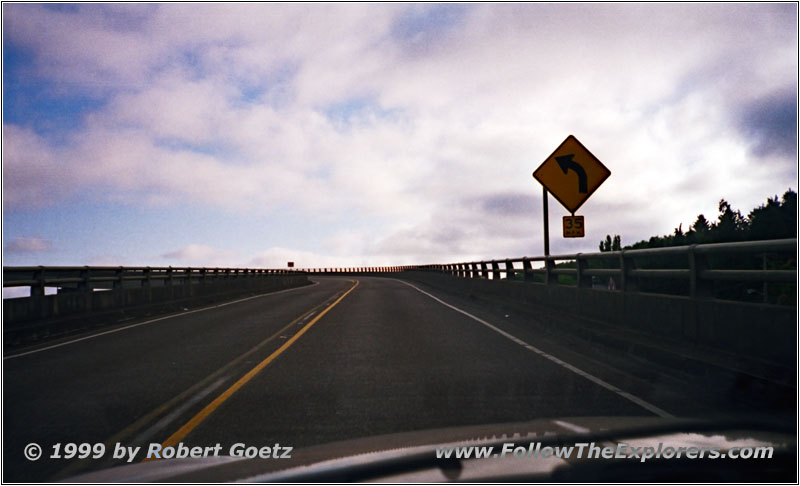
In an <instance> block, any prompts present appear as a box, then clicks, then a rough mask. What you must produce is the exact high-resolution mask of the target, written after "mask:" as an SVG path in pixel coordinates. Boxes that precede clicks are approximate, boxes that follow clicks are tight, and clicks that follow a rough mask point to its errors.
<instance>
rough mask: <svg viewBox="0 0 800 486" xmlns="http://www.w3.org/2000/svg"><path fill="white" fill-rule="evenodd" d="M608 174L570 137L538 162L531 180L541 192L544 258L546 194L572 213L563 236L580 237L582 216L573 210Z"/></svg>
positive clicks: (547, 235)
mask: <svg viewBox="0 0 800 486" xmlns="http://www.w3.org/2000/svg"><path fill="white" fill-rule="evenodd" d="M610 175H611V171H610V170H608V168H607V167H606V166H605V165H603V163H602V162H600V160H599V159H598V158H597V157H595V156H594V155H593V154H592V153H591V152H589V150H588V149H587V148H586V147H584V146H583V144H582V143H580V142H579V141H578V139H577V138H575V136H574V135H569V136H568V137H567V138H566V139H565V140H564V141H563V142H561V145H559V146H558V148H556V149H555V151H554V152H553V153H552V154H550V156H549V157H547V158H546V159H545V160H544V162H542V165H540V166H539V167H538V168H537V169H536V170H535V171H533V178H534V179H536V180H537V181H539V183H540V184H541V185H542V188H543V190H544V201H543V204H542V207H543V210H544V252H545V253H544V254H545V256H549V254H550V231H549V228H548V214H547V193H548V192H550V194H552V195H553V197H555V198H556V200H557V201H558V202H560V203H561V205H562V206H564V207H565V208H566V209H567V211H569V212H570V214H572V216H566V217H564V220H563V222H564V228H563V229H564V237H565V238H583V236H584V228H585V226H584V221H583V216H575V211H577V210H578V208H580V207H581V205H582V204H583V203H584V202H586V200H587V199H589V196H591V195H592V194H593V193H594V191H596V190H597V188H598V187H600V184H602V183H603V182H605V180H606V179H608V177H609V176H610ZM567 218H569V219H567ZM568 226H569V227H568ZM568 230H569V231H568Z"/></svg>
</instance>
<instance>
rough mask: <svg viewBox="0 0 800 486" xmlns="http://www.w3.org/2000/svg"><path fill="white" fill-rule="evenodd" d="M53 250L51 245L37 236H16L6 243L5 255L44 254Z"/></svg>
mask: <svg viewBox="0 0 800 486" xmlns="http://www.w3.org/2000/svg"><path fill="white" fill-rule="evenodd" d="M52 248H53V246H52V244H51V243H50V242H49V241H47V240H45V239H43V238H40V237H38V236H17V237H15V238H14V239H12V240H11V241H9V242H8V243H6V245H5V248H4V250H5V251H6V253H45V252H48V251H50V250H51V249H52Z"/></svg>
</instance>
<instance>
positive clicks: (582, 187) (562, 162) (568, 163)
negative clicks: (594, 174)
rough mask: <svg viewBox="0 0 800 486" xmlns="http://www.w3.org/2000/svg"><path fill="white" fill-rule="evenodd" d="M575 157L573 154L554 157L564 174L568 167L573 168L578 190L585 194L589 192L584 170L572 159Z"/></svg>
mask: <svg viewBox="0 0 800 486" xmlns="http://www.w3.org/2000/svg"><path fill="white" fill-rule="evenodd" d="M573 157H575V154H569V155H562V156H560V157H556V162H558V166H559V167H561V170H562V171H563V172H564V174H566V173H567V171H569V170H570V169H572V170H574V171H575V173H576V174H578V192H580V193H583V194H586V193H587V192H589V189H588V187H587V182H586V170H584V168H583V167H582V166H581V164H579V163H577V162H575V161H574V160H572V158H573Z"/></svg>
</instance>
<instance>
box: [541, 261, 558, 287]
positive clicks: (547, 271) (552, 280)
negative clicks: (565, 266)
mask: <svg viewBox="0 0 800 486" xmlns="http://www.w3.org/2000/svg"><path fill="white" fill-rule="evenodd" d="M555 267H556V262H555V261H554V260H553V259H552V258H550V257H546V258H545V260H544V283H545V284H547V285H557V284H558V275H556V274H555V273H553V270H554V269H555Z"/></svg>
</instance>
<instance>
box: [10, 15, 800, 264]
mask: <svg viewBox="0 0 800 486" xmlns="http://www.w3.org/2000/svg"><path fill="white" fill-rule="evenodd" d="M797 59H798V41H797V5H796V4H789V3H787V4H741V3H736V4H719V3H707V4H692V3H688V4H663V3H657V4H628V3H622V4H605V3H602V4H541V3H537V4H396V3H393V4H359V3H356V4H180V3H178V4H146V5H145V4H74V5H57V4H47V5H39V4H12V3H5V4H3V153H2V156H3V264H4V265H40V264H41V265H86V264H88V265H101V264H102V265H192V266H223V265H225V266H241V267H245V266H260V267H282V266H284V265H285V263H286V262H287V261H290V260H291V261H295V262H297V265H299V266H307V267H313V266H334V265H393V264H412V263H433V262H455V261H463V260H469V259H477V258H504V257H517V256H522V255H529V256H533V255H539V254H541V253H542V236H541V226H542V224H541V218H542V214H541V186H539V184H538V183H537V182H536V181H535V180H533V178H532V177H531V173H532V172H533V170H534V169H536V167H538V165H539V164H540V163H541V162H542V161H543V160H544V158H545V157H547V156H548V155H549V154H550V153H551V152H552V151H553V150H554V149H555V147H556V146H557V145H558V144H560V143H561V141H562V140H563V139H564V138H565V137H566V136H567V135H568V134H574V135H575V136H577V137H578V139H579V140H581V142H583V144H584V145H586V146H587V147H588V148H589V149H590V150H591V151H592V152H593V153H594V154H595V155H596V156H598V157H599V158H600V159H601V160H602V161H603V163H604V164H605V165H606V166H608V167H609V168H610V169H611V171H612V175H611V177H610V178H609V179H608V180H607V181H606V182H605V183H604V184H603V186H601V187H600V189H598V191H597V192H596V193H595V194H594V195H593V196H592V197H591V199H590V200H589V201H588V202H587V203H586V204H584V206H583V207H582V208H581V209H580V211H579V214H582V215H584V216H585V217H586V225H587V236H586V238H585V239H582V240H581V239H570V240H565V239H563V238H561V237H560V219H561V216H563V215H566V214H567V212H566V211H565V210H564V209H563V208H561V207H560V206H559V205H558V203H557V202H556V201H555V200H554V199H552V198H551V200H550V201H551V202H550V221H551V251H552V252H553V253H568V252H577V251H584V252H586V251H594V250H595V249H596V248H597V244H598V242H599V241H600V240H602V239H603V238H604V237H605V235H606V234H620V235H621V236H622V241H623V244H630V243H634V242H635V241H638V240H641V239H646V238H649V237H650V236H653V235H660V234H667V233H671V232H672V231H673V229H674V228H676V227H677V226H678V225H679V224H683V225H684V227H687V226H688V225H689V224H691V223H692V222H693V221H694V219H695V218H696V217H697V215H698V214H700V213H704V214H705V215H706V216H707V217H708V218H709V219H715V218H716V215H717V210H716V208H717V203H718V202H719V200H720V199H722V198H725V199H726V200H728V201H729V202H730V203H731V204H732V205H733V206H734V207H735V208H739V209H741V210H742V211H743V212H745V213H746V212H747V211H749V210H750V209H752V208H753V207H755V206H757V205H759V204H761V203H763V202H765V201H766V199H767V198H768V197H772V196H775V195H780V194H782V193H783V192H784V191H786V190H787V189H789V188H793V189H795V190H796V189H797V83H798V81H797V72H798V66H797Z"/></svg>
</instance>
